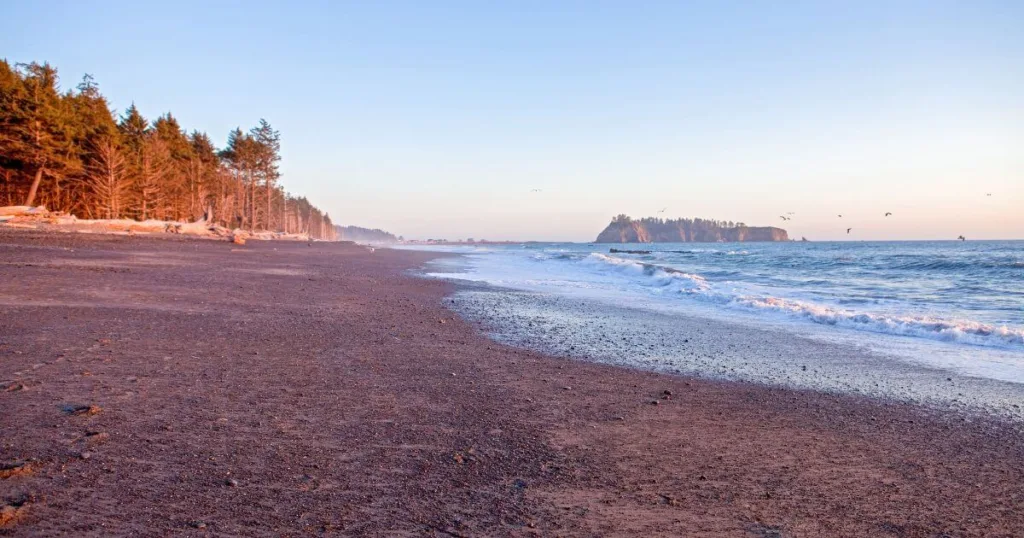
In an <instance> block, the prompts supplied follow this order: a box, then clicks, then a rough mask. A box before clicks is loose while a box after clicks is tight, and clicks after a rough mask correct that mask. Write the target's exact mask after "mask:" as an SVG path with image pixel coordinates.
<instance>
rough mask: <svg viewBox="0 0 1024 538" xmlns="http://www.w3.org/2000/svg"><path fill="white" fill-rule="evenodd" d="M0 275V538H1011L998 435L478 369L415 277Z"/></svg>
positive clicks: (736, 390) (513, 362) (532, 370)
mask: <svg viewBox="0 0 1024 538" xmlns="http://www.w3.org/2000/svg"><path fill="white" fill-rule="evenodd" d="M233 250H244V251H245V253H244V254H243V253H241V252H233ZM0 255H2V257H3V258H6V260H5V261H6V263H4V264H0V276H2V277H3V278H0V298H2V299H3V303H4V307H3V308H2V309H0V326H3V327H7V330H5V331H3V332H2V333H0V357H2V358H3V361H2V362H0V365H2V372H0V381H4V383H5V387H6V388H5V389H4V392H0V405H3V406H4V407H5V408H7V409H9V410H10V412H9V413H7V414H5V415H4V416H3V417H0V430H2V431H4V432H5V434H6V435H5V442H4V444H3V445H2V446H0V463H4V464H5V465H8V464H11V463H12V462H20V463H21V464H22V465H25V466H27V470H26V471H25V473H23V474H17V475H11V476H9V477H7V478H3V479H0V488H2V493H3V495H2V500H3V502H4V503H6V504H5V506H8V507H12V510H13V511H14V513H15V514H16V518H15V519H14V520H13V521H10V522H8V523H6V524H5V525H3V526H2V527H0V535H13V536H22V535H37V534H49V535H53V534H59V533H62V532H63V533H72V534H76V535H81V536H99V535H107V534H129V533H142V534H146V533H151V534H193V535H205V534H214V535H216V534H280V533H300V532H314V533H322V534H328V535H395V534H400V535H417V536H420V535H427V536H431V535H434V536H445V535H447V536H451V535H456V536H475V535H499V536H533V535H554V534H559V535H566V536H583V535H594V534H601V535H607V536H623V535H646V536H676V535H680V534H685V535H694V536H723V535H727V536H779V535H781V536H815V535H894V536H899V535H905V536H929V535H935V534H941V533H946V534H952V535H958V536H1002V535H1005V536H1010V535H1012V533H1013V532H1015V531H1016V530H1018V529H1020V528H1024V514H1021V513H1020V510H1018V509H1017V508H1018V507H1019V503H1020V502H1021V500H1022V499H1024V465H1022V464H1021V463H1020V462H1021V461H1024V436H1022V435H1021V433H1020V432H1019V431H1016V430H1014V429H1012V428H1010V427H1008V426H1007V425H1005V424H1001V423H998V422H994V421H990V420H981V419H969V420H968V419H966V418H965V417H962V416H957V415H955V414H941V413H940V414H934V413H930V412H927V411H926V410H924V409H921V408H916V407H914V406H910V405H906V404H901V403H891V402H878V401H873V400H869V399H866V398H862V397H856V396H842V395H835V394H827V393H815V392H808V391H799V390H791V389H783V388H777V387H765V386H758V385H754V384H750V383H742V382H727V381H715V380H706V379H698V378H691V377H685V376H678V375H666V374H658V373H653V372H647V371H640V370H635V369H626V368H621V367H618V366H612V365H607V364H597V363H591V362H584V361H578V360H570V359H566V358H560V357H553V356H548V355H544V354H541V353H536V352H532V351H528V350H521V349H517V348H512V347H508V346H504V345H502V344H499V343H495V342H493V341H491V340H489V339H488V338H487V337H486V336H485V335H484V334H482V333H481V331H480V325H479V324H476V323H473V322H471V321H465V320H463V319H461V318H460V317H459V316H457V315H456V314H455V313H454V312H452V311H451V310H449V309H448V308H447V305H446V301H445V300H444V299H445V297H448V296H449V295H450V294H451V293H453V292H454V291H455V290H456V289H457V288H456V287H455V286H453V285H451V284H449V283H445V282H440V281H431V280H426V279H419V278H416V277H413V276H411V275H408V274H406V272H407V271H409V270H411V269H415V268H416V267H419V266H421V265H422V264H424V263H426V262H427V261H428V260H429V259H433V258H436V257H437V254H435V253H417V252H410V251H403V250H392V249H378V250H376V251H375V252H371V251H369V250H368V249H365V248H362V247H358V246H354V245H349V244H334V243H314V244H312V245H311V246H307V245H306V244H296V243H272V242H266V243H264V242H257V241H253V242H250V243H249V244H248V245H246V246H245V247H244V248H243V249H236V248H234V246H233V245H230V244H223V243H216V242H209V241H194V242H190V241H179V240H170V241H169V240H166V239H147V238H129V237H123V236H109V237H98V236H85V235H79V234H65V235H60V236H55V235H51V234H41V233H28V232H25V233H7V232H4V233H0ZM19 385H20V388H19V387H18V386H19ZM12 387H13V388H12ZM652 402H657V405H655V404H654V403H652ZM63 405H70V406H72V407H69V408H68V409H72V411H65V410H64V409H65V408H63V407H61V406H63ZM74 405H82V406H86V407H84V408H83V409H85V411H83V412H81V413H78V412H77V411H75V409H78V408H76V407H73V406H74ZM90 405H93V406H96V407H97V408H98V409H97V411H96V412H95V413H92V412H91V410H90V408H89V407H88V406H90ZM21 468H23V467H19V469H21ZM8 512H10V510H8Z"/></svg>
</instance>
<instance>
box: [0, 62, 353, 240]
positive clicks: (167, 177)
mask: <svg viewBox="0 0 1024 538" xmlns="http://www.w3.org/2000/svg"><path fill="white" fill-rule="evenodd" d="M280 152H281V134H280V133H279V132H278V131H276V130H275V129H274V128H273V127H272V126H271V125H270V123H268V122H267V121H266V120H264V119H260V120H259V123H258V124H257V125H256V126H254V127H252V128H251V129H249V130H248V131H243V130H242V129H241V128H237V129H235V130H234V131H232V132H230V133H228V138H227V145H226V147H224V148H222V149H218V148H217V147H216V146H215V145H214V143H213V141H212V140H211V139H210V137H209V136H208V135H207V134H206V133H202V132H198V131H191V132H187V131H186V130H185V129H184V128H183V127H182V126H181V125H180V124H179V123H178V120H177V119H176V118H175V117H174V116H173V115H172V114H171V113H170V112H168V113H166V114H164V115H162V116H160V117H158V118H156V119H155V120H152V121H150V120H148V119H146V118H145V117H143V116H142V114H141V113H140V112H139V110H138V108H136V107H135V105H134V104H132V105H131V106H129V107H128V108H127V109H126V110H125V111H124V112H123V113H121V114H117V113H116V112H114V111H111V109H110V104H109V103H108V102H107V99H106V98H105V97H104V96H103V95H102V94H101V93H100V91H99V87H98V86H97V84H96V82H95V81H94V80H93V78H92V76H90V75H85V76H84V77H83V78H82V81H81V82H80V83H79V84H78V85H77V86H75V88H74V89H70V90H66V91H62V90H61V86H60V78H59V77H58V75H57V70H56V69H55V68H54V67H52V66H50V65H49V64H47V63H43V64H39V63H35V62H33V63H28V64H14V65H12V64H10V63H9V62H7V61H6V60H0V205H45V206H46V207H47V208H48V209H50V210H53V211H64V212H67V213H70V214H73V215H76V216H78V217H80V218H104V219H116V218H132V219H138V220H146V219H160V220H181V221H194V220H199V219H202V218H204V217H205V218H207V219H208V221H209V222H211V223H216V224H219V225H222V226H226V227H229V228H243V229H248V230H253V231H257V230H262V231H280V232H286V233H303V232H306V233H309V234H310V235H311V236H312V237H315V238H323V239H333V238H334V236H335V228H334V226H333V225H332V224H331V219H330V217H329V216H328V215H327V214H326V213H323V212H322V211H320V210H319V209H318V208H316V207H315V206H313V205H312V204H311V203H310V202H309V201H308V200H307V199H306V198H304V197H295V196H292V195H290V194H288V193H287V192H285V190H284V188H283V187H282V186H281V184H280V180H281V172H280V170H279V163H280V160H281V154H280Z"/></svg>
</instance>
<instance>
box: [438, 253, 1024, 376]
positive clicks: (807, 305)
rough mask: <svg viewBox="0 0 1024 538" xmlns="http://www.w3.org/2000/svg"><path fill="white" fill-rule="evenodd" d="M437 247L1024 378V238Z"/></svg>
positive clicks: (615, 292) (612, 299)
mask: <svg viewBox="0 0 1024 538" xmlns="http://www.w3.org/2000/svg"><path fill="white" fill-rule="evenodd" d="M426 248H428V249H433V250H444V251H449V252H458V253H460V254H463V256H459V257H455V258H445V259H444V260H443V261H442V262H440V263H439V264H436V265H434V266H433V267H432V268H431V269H430V270H429V272H430V275H431V276H434V277H442V278H451V279H456V280H463V281H474V282H481V283H486V284H490V285H493V286H497V287H501V288H505V289H512V290H519V291H523V292H531V293H534V294H539V295H542V296H552V297H563V298H573V299H579V300H586V301H596V302H599V303H602V304H604V305H610V306H616V305H617V306H621V307H628V308H630V309H633V310H640V311H650V312H652V313H658V314H659V315H672V314H673V313H676V314H685V315H687V316H700V317H707V318H713V319H715V320H719V321H728V322H731V323H735V324H740V325H742V326H746V327H752V328H763V329H772V330H782V331H785V332H787V333H791V334H795V335H800V336H804V337H808V338H813V339H818V340H825V341H829V342H831V343H847V344H851V345H855V346H860V347H864V348H866V349H869V350H872V351H874V352H878V353H883V354H886V355H888V356H891V357H894V358H896V359H899V360H904V361H909V362H912V363H917V364H922V365H926V366H928V367H932V368H941V369H946V370H949V371H951V372H956V373H958V374H961V375H966V376H974V377H981V378H989V379H994V380H999V381H1002V382H1011V383H1024V241H968V242H953V241H934V242H810V243H798V242H788V243H714V244H703V243H659V244H634V245H618V244H616V245H606V244H596V245H595V244H574V243H527V244H517V245H500V246H499V245H485V246H476V247H472V246H452V247H426ZM611 249H616V250H619V251H620V252H612V251H611ZM621 251H638V252H621ZM639 251H643V252H639Z"/></svg>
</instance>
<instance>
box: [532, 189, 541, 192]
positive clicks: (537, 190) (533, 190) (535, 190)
mask: <svg viewBox="0 0 1024 538" xmlns="http://www.w3.org/2000/svg"><path fill="white" fill-rule="evenodd" d="M541 191H543V189H530V192H541Z"/></svg>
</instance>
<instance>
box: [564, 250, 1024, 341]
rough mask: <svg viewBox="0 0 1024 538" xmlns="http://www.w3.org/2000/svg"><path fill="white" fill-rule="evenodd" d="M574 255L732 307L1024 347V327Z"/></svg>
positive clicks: (847, 325)
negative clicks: (760, 290) (725, 283)
mask: <svg viewBox="0 0 1024 538" xmlns="http://www.w3.org/2000/svg"><path fill="white" fill-rule="evenodd" d="M563 259H564V258H563ZM574 260H575V261H577V262H580V263H582V264H584V265H585V266H587V267H588V268H589V269H591V270H597V271H610V272H614V273H618V274H620V275H625V276H627V277H633V278H635V279H637V280H636V284H638V285H640V286H643V287H645V288H655V289H658V290H666V289H667V290H670V291H675V292H678V293H679V294H680V295H681V296H686V297H691V298H694V299H697V300H701V301H706V302H711V303H715V304H719V305H724V306H727V307H732V308H740V309H743V310H747V311H755V312H771V313H776V314H780V315H784V316H787V317H789V318H797V319H803V320H808V321H812V322H814V323H818V324H822V325H832V326H837V327H844V328H848V329H854V330H861V331H869V332H875V333H884V334H893V335H899V336H911V337H918V338H928V339H932V340H940V341H948V342H960V343H965V344H971V345H980V346H995V347H1002V348H1012V349H1016V350H1024V329H1022V330H1017V329H1011V328H1009V327H1006V326H996V325H992V324H987V323H982V322H979V321H973V320H965V319H942V318H938V317H932V316H915V315H893V314H882V313H872V312H857V311H854V310H851V309H844V308H838V307H834V306H828V305H822V304H816V303H812V302H808V301H802V300H795V299H787V298H781V297H772V296H769V295H758V294H752V293H743V292H739V291H735V290H725V289H721V288H720V287H719V286H716V285H713V284H712V283H710V282H708V280H707V279H705V278H704V277H702V276H701V275H697V274H692V273H686V272H683V271H680V270H678V269H674V268H671V267H667V266H663V265H656V264H651V263H645V262H642V261H636V260H630V259H623V258H617V257H614V256H608V255H605V254H599V253H592V254H590V255H589V256H586V257H583V258H579V257H577V258H575V259H574ZM850 302H851V303H856V304H872V303H873V302H874V301H873V300H870V299H864V300H861V301H856V302H853V301H850Z"/></svg>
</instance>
